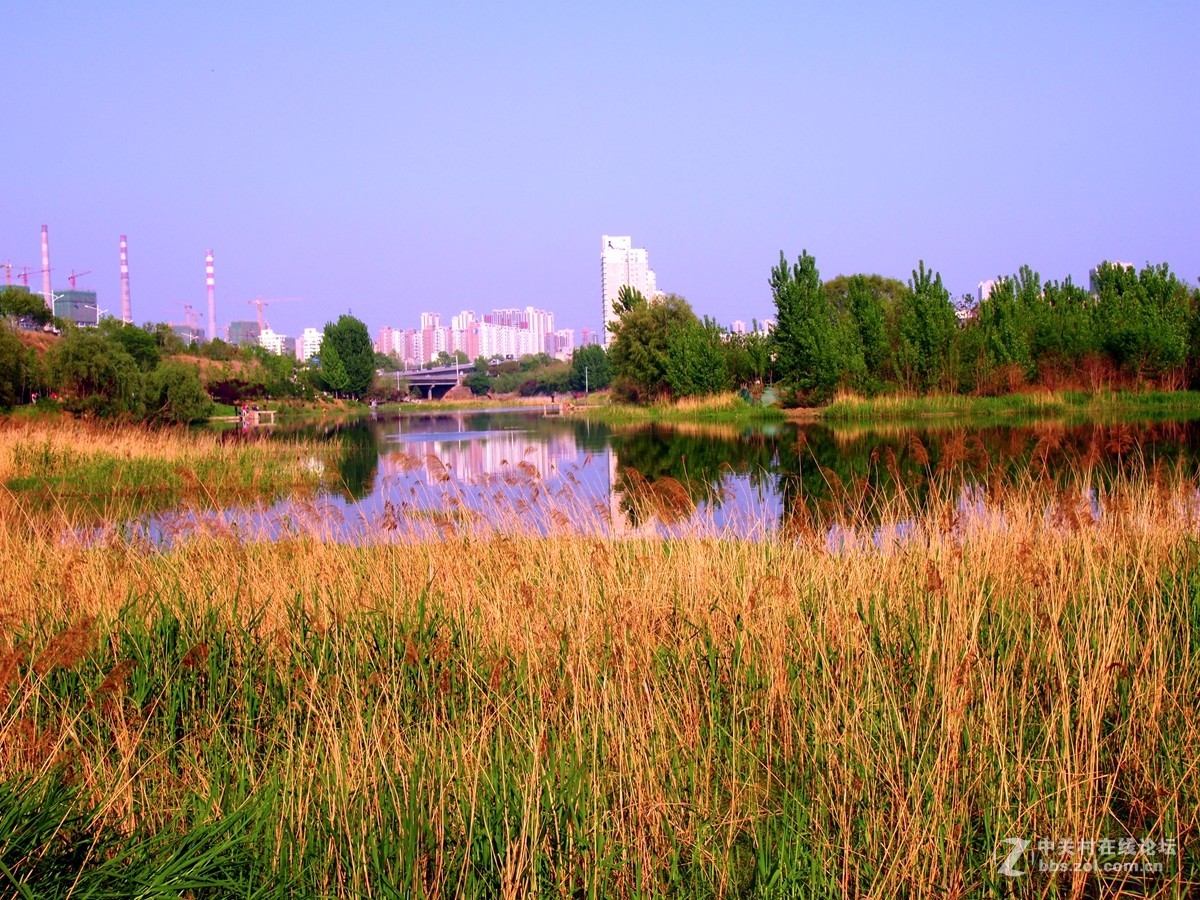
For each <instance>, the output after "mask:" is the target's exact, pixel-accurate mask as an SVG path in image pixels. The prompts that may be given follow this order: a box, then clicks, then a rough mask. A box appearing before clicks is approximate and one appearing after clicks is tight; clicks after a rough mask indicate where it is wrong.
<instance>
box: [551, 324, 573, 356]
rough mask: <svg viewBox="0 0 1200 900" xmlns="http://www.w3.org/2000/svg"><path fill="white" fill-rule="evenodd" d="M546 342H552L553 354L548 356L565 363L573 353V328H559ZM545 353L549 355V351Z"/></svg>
mask: <svg viewBox="0 0 1200 900" xmlns="http://www.w3.org/2000/svg"><path fill="white" fill-rule="evenodd" d="M547 340H553V341H554V352H553V353H551V354H550V355H551V356H554V357H557V358H558V359H561V360H564V361H565V360H568V359H570V358H571V354H572V353H574V352H575V329H574V328H560V329H559V330H558V331H556V332H555V333H554V334H553V336H552V337H550V338H547ZM546 352H547V353H550V351H549V350H547V351H546Z"/></svg>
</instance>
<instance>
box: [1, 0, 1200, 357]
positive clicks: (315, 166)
mask: <svg viewBox="0 0 1200 900" xmlns="http://www.w3.org/2000/svg"><path fill="white" fill-rule="evenodd" d="M9 6H10V7H11V8H10V9H7V10H6V13H5V16H4V20H5V28H4V30H5V47H4V64H3V71H4V76H3V85H4V90H3V97H4V102H5V107H6V114H5V119H6V125H7V127H6V129H5V137H4V140H3V141H2V142H0V177H2V183H3V192H2V200H3V202H2V204H0V262H3V261H5V260H10V261H12V262H13V263H14V264H17V265H29V266H31V267H36V266H40V264H41V263H40V236H39V235H40V226H41V225H42V224H47V225H49V226H50V238H51V263H52V265H53V267H54V268H55V276H54V278H55V281H54V283H55V287H56V288H62V287H66V286H67V283H66V273H67V272H68V271H69V270H70V269H72V268H74V269H76V270H85V269H91V270H92V272H93V274H92V275H90V276H86V277H85V278H84V279H83V280H82V281H81V282H80V286H81V287H85V286H86V287H88V288H93V289H96V290H98V291H99V292H100V301H101V305H102V306H105V307H107V308H109V309H110V310H113V311H114V312H116V313H118V314H119V311H120V299H119V289H118V274H117V240H118V236H119V235H120V234H127V235H128V236H129V246H130V263H131V271H132V275H131V284H132V294H133V302H134V317H135V319H136V320H137V321H138V322H142V321H146V320H148V319H154V320H162V319H174V320H181V318H182V310H181V309H180V308H179V307H178V306H175V305H174V304H175V303H176V302H177V301H188V302H191V303H193V304H195V305H197V306H200V307H202V306H203V303H204V282H203V276H204V250H205V248H207V247H212V248H213V249H214V251H215V254H216V263H217V279H218V295H217V301H218V318H219V319H220V320H221V321H222V322H227V321H228V320H229V319H230V318H231V317H232V318H252V317H253V315H254V313H253V309H252V308H251V307H249V306H246V305H244V303H243V304H239V305H237V306H236V307H235V306H234V304H233V301H235V300H236V301H244V300H246V299H248V298H252V297H254V296H255V295H257V294H262V295H263V296H266V297H292V296H297V297H303V298H304V301H303V302H294V303H288V304H280V305H278V306H277V307H276V308H274V309H269V310H268V319H269V320H270V321H271V323H272V324H273V325H274V326H275V327H276V328H277V329H278V330H281V331H284V332H285V333H289V334H295V333H296V332H297V330H298V329H300V328H301V327H303V326H305V325H316V326H318V327H319V326H320V325H323V324H324V322H325V321H327V320H328V319H331V318H336V316H337V315H338V314H339V313H341V312H345V311H346V310H347V309H352V310H353V312H354V314H355V315H357V316H359V317H360V318H362V319H363V320H364V321H365V322H366V323H367V325H368V326H369V327H370V329H371V332H372V335H374V334H375V333H376V332H377V329H378V327H379V326H380V325H383V324H391V325H396V326H401V327H403V326H411V325H415V324H416V319H417V315H418V313H419V312H420V311H421V310H423V309H430V310H434V311H438V312H442V313H443V314H452V313H454V312H457V311H458V310H459V309H463V308H473V309H476V310H477V311H484V310H487V309H490V308H492V307H494V306H518V305H520V306H524V305H526V304H533V305H537V306H541V307H545V308H549V309H552V310H554V311H555V312H556V313H557V314H558V324H559V327H575V328H577V329H578V328H579V327H580V326H585V325H586V326H589V327H592V328H598V327H599V324H600V321H599V320H600V300H599V292H600V288H599V252H600V251H599V246H600V235H601V234H605V233H607V234H630V235H632V236H633V238H634V244H635V246H643V247H646V248H648V250H649V252H650V262H651V265H652V266H653V268H654V269H655V270H656V271H657V273H658V283H659V286H660V287H661V288H663V289H664V290H668V291H675V292H678V293H681V294H683V295H685V296H686V297H687V298H688V299H689V300H691V301H692V303H693V305H694V306H695V308H696V309H697V311H698V312H700V313H702V314H710V315H713V316H715V317H716V318H718V319H719V320H720V321H723V322H729V321H731V320H733V319H735V318H742V319H747V320H748V319H750V318H751V317H752V316H757V317H760V318H762V317H766V316H769V315H771V312H772V307H771V300H770V293H769V291H768V288H767V276H768V272H769V269H770V267H771V266H772V265H773V264H774V263H775V262H776V261H777V259H778V255H779V251H780V250H784V251H786V253H787V255H788V256H789V258H794V257H795V256H796V255H798V254H799V253H800V251H801V249H803V248H807V249H808V250H809V252H811V253H813V254H814V255H815V256H816V258H817V263H818V266H819V267H820V269H821V273H822V276H824V277H832V276H833V275H836V274H838V273H850V272H879V273H881V274H884V275H892V276H896V277H900V278H907V277H908V275H909V273H910V271H911V269H912V268H914V267H915V265H916V263H917V260H918V259H921V258H923V259H925V260H926V262H927V263H928V264H929V265H931V266H932V267H934V268H936V269H938V270H940V271H941V272H942V273H943V276H944V278H945V280H946V283H947V286H948V287H949V288H950V289H951V290H952V291H953V292H954V293H955V294H960V293H963V292H965V291H969V290H973V289H974V286H975V285H976V284H977V283H978V282H979V281H980V280H981V279H983V278H986V277H989V276H995V275H997V274H1001V273H1009V272H1013V271H1015V270H1016V269H1017V267H1019V266H1020V265H1022V264H1023V263H1028V264H1030V265H1032V266H1033V267H1034V268H1035V269H1038V270H1039V271H1040V272H1041V273H1042V275H1043V277H1053V278H1061V277H1063V276H1065V275H1068V274H1069V275H1072V276H1074V277H1075V278H1076V280H1077V281H1078V280H1080V279H1082V278H1085V277H1086V272H1087V269H1088V268H1089V267H1090V266H1091V265H1092V264H1094V263H1095V262H1097V261H1099V260H1100V259H1103V258H1108V259H1121V260H1128V261H1131V262H1134V263H1136V264H1138V265H1141V264H1143V263H1145V262H1147V261H1152V262H1162V261H1166V262H1169V263H1170V264H1171V265H1172V267H1173V268H1174V269H1175V271H1176V272H1177V273H1179V275H1180V276H1181V277H1184V278H1186V279H1187V280H1188V281H1190V282H1193V283H1194V282H1195V281H1196V279H1197V276H1200V4H1196V3H1194V2H1190V0H1189V2H1154V0H1150V2H1145V3H1137V4H1135V3H1129V2H1105V0H1100V2H1087V3H1083V2H1044V0H1043V2H1036V3H1035V2H1020V0H1018V2H1008V3H984V4H962V3H932V2H918V3H907V4H901V3H836V4H835V3H823V4H812V3H750V4H749V5H744V4H742V5H738V6H737V7H735V6H734V5H733V4H720V5H717V4H696V3H675V2H670V3H653V4H647V3H626V2H608V3H591V4H573V3H561V2H558V3H551V2H547V3H544V4H532V3H521V2H515V3H506V4H483V3H478V4H466V3H453V2H450V3H394V2H392V3H384V2H356V3H347V4H316V3H305V2H300V3H296V2H292V3H245V2H237V3H226V2H210V3H204V4H171V3H128V4H117V5H111V4H96V3H83V2H75V3H20V4H18V3H13V4H9Z"/></svg>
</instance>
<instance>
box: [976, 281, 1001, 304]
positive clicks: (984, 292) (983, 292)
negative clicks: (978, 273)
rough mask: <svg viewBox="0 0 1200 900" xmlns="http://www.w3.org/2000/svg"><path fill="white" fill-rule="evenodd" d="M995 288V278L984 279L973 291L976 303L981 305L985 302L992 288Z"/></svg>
mask: <svg viewBox="0 0 1200 900" xmlns="http://www.w3.org/2000/svg"><path fill="white" fill-rule="evenodd" d="M995 286H996V279H995V278H985V279H984V280H983V281H981V282H979V287H978V288H976V290H975V299H976V301H978V302H979V303H981V304H982V303H984V302H986V301H987V298H988V297H990V296H991V295H992V288H994V287H995Z"/></svg>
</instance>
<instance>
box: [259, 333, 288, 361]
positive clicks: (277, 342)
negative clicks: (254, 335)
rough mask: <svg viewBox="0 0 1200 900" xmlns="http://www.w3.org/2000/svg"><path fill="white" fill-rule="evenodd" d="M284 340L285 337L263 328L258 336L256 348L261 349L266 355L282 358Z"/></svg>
mask: <svg viewBox="0 0 1200 900" xmlns="http://www.w3.org/2000/svg"><path fill="white" fill-rule="evenodd" d="M286 338H287V335H285V334H278V333H276V332H274V331H272V330H271V329H270V328H264V329H263V330H262V331H261V332H260V333H259V335H258V346H260V347H262V348H263V349H264V350H266V351H267V352H268V353H274V354H276V355H277V356H282V355H283V342H284V340H285V339H286Z"/></svg>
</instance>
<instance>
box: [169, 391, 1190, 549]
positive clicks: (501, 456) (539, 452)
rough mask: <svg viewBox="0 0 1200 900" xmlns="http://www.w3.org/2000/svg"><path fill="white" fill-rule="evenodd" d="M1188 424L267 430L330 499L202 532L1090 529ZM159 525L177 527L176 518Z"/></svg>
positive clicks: (1166, 460) (1164, 469)
mask: <svg viewBox="0 0 1200 900" xmlns="http://www.w3.org/2000/svg"><path fill="white" fill-rule="evenodd" d="M1198 432H1200V430H1198V429H1197V427H1196V424H1195V423H1192V422H1155V423H1151V424H1143V425H1134V424H1128V423H1123V424H1116V425H1105V424H1094V423H1092V424H1084V425H1067V424H1063V423H1045V422H1044V423H1039V424H1036V425H1024V426H1021V425H1013V426H992V427H987V428H977V429H966V428H961V427H959V428H955V427H941V428H932V427H931V428H924V429H904V428H899V427H895V426H885V427H883V428H879V429H868V428H862V427H856V428H852V429H831V428H828V427H823V426H819V425H809V424H805V425H804V426H803V427H799V426H796V425H794V424H775V425H772V426H769V427H767V428H750V427H746V428H737V427H729V426H709V425H683V426H672V427H668V426H663V425H638V426H619V427H613V428H609V427H606V426H604V425H597V424H592V423H589V422H587V421H585V420H576V419H561V418H557V417H555V418H544V417H542V416H540V415H538V414H537V413H536V412H535V413H529V412H512V413H487V412H471V413H463V414H453V415H417V416H405V417H402V418H399V419H396V418H392V419H379V420H374V421H359V422H354V423H352V424H340V425H322V426H306V427H302V428H298V429H293V430H291V431H288V432H285V431H284V430H283V429H279V430H278V431H277V434H286V435H287V436H302V437H307V438H309V439H316V440H322V439H325V440H330V441H337V442H338V444H339V445H340V448H341V453H340V457H339V458H338V462H337V474H338V482H337V483H335V484H332V485H331V489H332V493H330V494H328V495H327V496H325V497H324V498H322V499H321V500H319V501H317V502H304V501H299V500H297V501H288V502H284V503H281V504H276V505H274V506H272V507H270V508H266V509H253V510H244V509H243V510H230V511H226V512H225V513H223V514H216V519H217V522H216V524H217V525H218V526H220V527H225V526H228V525H229V524H230V523H235V524H237V525H238V527H239V528H242V529H244V530H246V531H249V532H251V533H254V532H255V531H257V532H258V533H260V534H261V533H265V534H267V535H270V536H278V535H282V534H292V533H296V532H297V531H304V530H306V529H308V530H311V531H316V532H317V533H319V534H320V536H322V537H329V538H334V539H349V540H360V539H377V538H379V537H381V536H382V537H384V538H386V537H388V536H389V535H390V536H395V537H397V538H399V537H402V536H404V535H408V534H419V535H430V534H434V535H436V534H446V533H450V532H457V531H460V530H462V529H463V528H481V529H485V530H493V531H494V530H500V531H519V530H526V531H532V532H535V533H550V532H554V533H563V532H570V533H584V534H612V535H670V534H680V533H687V532H693V531H696V530H700V531H703V532H708V533H717V534H735V535H740V536H749V537H758V536H761V535H764V534H768V533H775V532H779V533H782V534H784V535H786V536H788V537H791V538H795V539H797V540H805V541H815V542H818V543H822V544H824V545H825V546H826V547H827V548H828V549H829V550H831V551H837V550H839V549H844V548H846V547H848V546H852V545H855V544H863V543H870V544H872V545H874V546H876V547H888V546H892V545H895V544H897V543H903V542H905V541H909V540H912V539H914V538H916V537H919V535H916V534H914V532H913V529H912V525H911V523H912V522H914V521H917V520H921V521H931V519H930V515H931V514H932V516H933V519H932V520H934V521H939V522H941V523H942V527H943V528H944V529H945V530H947V531H953V532H955V533H958V534H963V535H966V534H968V533H969V532H970V530H971V529H972V528H979V527H1001V526H1002V525H1003V522H1002V520H1000V519H998V518H996V514H995V511H994V509H992V505H993V501H996V500H998V499H1000V498H1002V497H1003V496H1004V495H1005V492H1011V491H1014V490H1022V489H1028V488H1030V487H1036V488H1037V490H1039V491H1042V492H1044V495H1045V498H1046V501H1045V506H1046V515H1048V516H1052V517H1058V520H1061V521H1063V522H1064V523H1067V524H1070V523H1075V524H1076V525H1078V523H1080V522H1085V521H1088V520H1091V521H1094V520H1095V519H1097V518H1098V517H1100V516H1101V515H1102V514H1103V508H1104V503H1105V498H1106V497H1109V496H1111V495H1112V493H1113V491H1114V490H1115V489H1116V488H1117V487H1119V485H1120V484H1121V483H1123V482H1124V481H1127V480H1128V479H1129V478H1132V477H1139V476H1146V477H1149V478H1151V479H1155V478H1160V479H1161V478H1165V477H1167V476H1168V475H1174V476H1182V477H1186V478H1189V479H1190V478H1194V477H1195V475H1196V460H1197V458H1198V447H1197V443H1198V439H1200V433H1198ZM186 515H190V516H192V517H193V518H194V519H198V518H200V517H201V516H202V514H198V513H187V514H186ZM164 520H165V517H159V518H158V519H148V520H147V528H148V530H149V532H150V533H151V535H152V539H153V537H155V536H161V535H162V534H163V533H164V529H163V528H162V527H161V523H162V521H164ZM172 521H173V524H172V528H177V527H178V518H177V517H176V518H175V519H173V520H172ZM207 524H208V525H212V524H213V522H212V521H211V519H210V521H209V522H208V523H207ZM171 533H173V532H171Z"/></svg>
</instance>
